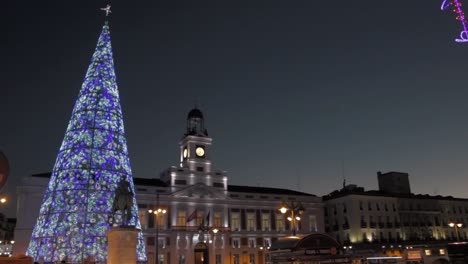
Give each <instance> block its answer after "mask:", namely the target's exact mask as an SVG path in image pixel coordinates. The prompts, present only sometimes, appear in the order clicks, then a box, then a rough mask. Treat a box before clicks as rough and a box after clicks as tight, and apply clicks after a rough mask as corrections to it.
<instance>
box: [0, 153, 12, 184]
mask: <svg viewBox="0 0 468 264" xmlns="http://www.w3.org/2000/svg"><path fill="white" fill-rule="evenodd" d="M9 175H10V163H9V162H8V159H7V157H6V156H5V154H3V152H2V151H1V150H0V190H1V189H2V187H3V186H5V184H6V182H7V179H8V176H9Z"/></svg>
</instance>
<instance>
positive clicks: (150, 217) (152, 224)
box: [148, 213, 154, 228]
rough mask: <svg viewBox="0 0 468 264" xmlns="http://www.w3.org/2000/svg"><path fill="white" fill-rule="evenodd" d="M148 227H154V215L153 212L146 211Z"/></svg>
mask: <svg viewBox="0 0 468 264" xmlns="http://www.w3.org/2000/svg"><path fill="white" fill-rule="evenodd" d="M148 214H149V215H148V228H154V217H153V214H150V213H148Z"/></svg>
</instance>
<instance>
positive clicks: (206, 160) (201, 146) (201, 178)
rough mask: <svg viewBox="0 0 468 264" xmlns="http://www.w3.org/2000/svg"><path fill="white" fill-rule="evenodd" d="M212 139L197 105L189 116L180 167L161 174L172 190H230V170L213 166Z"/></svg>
mask: <svg viewBox="0 0 468 264" xmlns="http://www.w3.org/2000/svg"><path fill="white" fill-rule="evenodd" d="M211 142H212V139H211V138H210V137H208V131H207V130H206V128H205V120H204V118H203V113H202V112H201V111H200V110H199V109H198V108H196V107H195V108H193V109H192V110H190V112H189V113H188V115H187V128H186V131H185V134H184V136H183V137H182V140H180V142H179V149H180V163H179V166H177V167H176V166H173V167H171V168H169V169H168V170H166V171H164V172H163V173H161V180H162V181H164V182H165V183H167V184H168V185H169V186H171V191H172V192H175V191H178V190H182V189H184V188H187V187H188V186H193V185H197V186H201V185H203V186H206V187H209V188H215V189H217V190H223V191H227V185H228V184H227V176H226V172H225V171H222V170H214V169H213V167H212V163H211Z"/></svg>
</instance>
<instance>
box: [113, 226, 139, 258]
mask: <svg viewBox="0 0 468 264" xmlns="http://www.w3.org/2000/svg"><path fill="white" fill-rule="evenodd" d="M106 234H107V244H108V249H107V264H136V262H137V255H136V247H137V234H138V229H136V228H135V227H134V226H123V227H113V228H111V229H110V230H109V231H107V233H106Z"/></svg>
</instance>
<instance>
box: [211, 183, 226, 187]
mask: <svg viewBox="0 0 468 264" xmlns="http://www.w3.org/2000/svg"><path fill="white" fill-rule="evenodd" d="M213 187H216V188H224V183H222V182H214V183H213Z"/></svg>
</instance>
